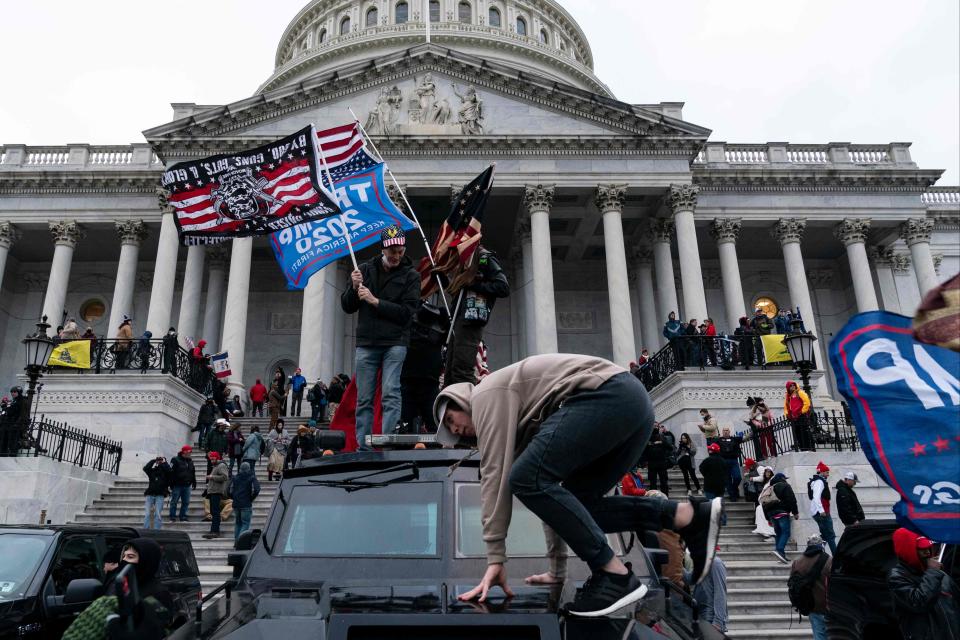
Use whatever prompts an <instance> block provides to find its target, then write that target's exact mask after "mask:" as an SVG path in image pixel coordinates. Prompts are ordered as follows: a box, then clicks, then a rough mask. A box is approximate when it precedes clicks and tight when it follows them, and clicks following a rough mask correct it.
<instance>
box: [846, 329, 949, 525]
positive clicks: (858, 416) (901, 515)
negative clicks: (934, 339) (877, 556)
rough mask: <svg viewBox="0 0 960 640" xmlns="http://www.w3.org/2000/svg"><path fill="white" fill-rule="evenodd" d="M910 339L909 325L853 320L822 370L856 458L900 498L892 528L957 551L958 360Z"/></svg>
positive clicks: (939, 348) (937, 348)
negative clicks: (848, 427)
mask: <svg viewBox="0 0 960 640" xmlns="http://www.w3.org/2000/svg"><path fill="white" fill-rule="evenodd" d="M912 333H913V329H912V327H911V321H910V318H905V317H904V316H900V315H896V314H893V313H887V312H885V311H870V312H868V313H861V314H858V315H856V316H854V317H853V318H852V319H851V320H850V321H849V322H848V323H847V324H846V326H844V328H843V329H841V330H840V333H838V334H837V336H836V337H835V338H834V339H833V341H832V342H831V343H830V364H831V365H832V366H833V371H834V373H835V374H836V376H837V385H838V387H839V389H840V393H842V394H843V396H844V397H845V398H846V399H847V401H848V402H849V404H850V409H851V411H852V412H853V421H854V423H855V424H856V427H857V434H858V435H859V436H860V444H861V446H862V447H863V452H864V453H865V454H866V456H867V459H868V460H870V464H871V465H872V466H873V469H874V471H876V472H877V474H878V475H880V477H882V478H883V480H884V481H885V482H886V483H887V484H888V485H890V486H891V487H893V488H894V489H895V490H896V491H897V493H899V494H900V502H898V503H897V504H896V505H895V506H894V507H893V511H894V513H895V514H896V516H897V520H898V521H899V522H900V525H901V526H904V527H907V528H909V529H912V530H914V531H919V532H920V533H922V534H923V535H925V536H927V537H928V538H930V539H931V540H936V541H938V542H945V543H949V544H958V543H960V485H958V481H960V477H958V470H960V379H958V378H960V353H957V352H955V351H950V350H949V349H944V348H942V347H937V346H932V345H926V344H922V343H920V342H917V341H916V340H914V338H913V335H912Z"/></svg>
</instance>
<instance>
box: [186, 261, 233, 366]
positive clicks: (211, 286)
mask: <svg viewBox="0 0 960 640" xmlns="http://www.w3.org/2000/svg"><path fill="white" fill-rule="evenodd" d="M206 258H207V264H208V267H207V268H208V274H207V298H206V302H205V303H204V306H203V331H202V332H200V333H199V334H198V335H192V336H186V335H184V333H183V332H182V331H181V332H180V337H181V338H185V337H190V338H193V341H194V342H197V341H199V340H200V339H203V340H206V341H207V349H208V350H209V351H210V352H211V353H216V352H218V351H220V330H221V328H222V326H223V325H222V322H223V289H224V285H225V284H226V280H227V251H226V248H225V247H222V246H219V247H209V248H208V249H207V255H206Z"/></svg>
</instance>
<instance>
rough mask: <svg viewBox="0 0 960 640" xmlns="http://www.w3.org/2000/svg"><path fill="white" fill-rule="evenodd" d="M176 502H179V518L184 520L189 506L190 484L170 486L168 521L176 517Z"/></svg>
mask: <svg viewBox="0 0 960 640" xmlns="http://www.w3.org/2000/svg"><path fill="white" fill-rule="evenodd" d="M177 502H180V519H181V520H186V519H187V509H188V508H189V507H190V485H184V486H182V487H170V522H173V521H174V520H176V519H177Z"/></svg>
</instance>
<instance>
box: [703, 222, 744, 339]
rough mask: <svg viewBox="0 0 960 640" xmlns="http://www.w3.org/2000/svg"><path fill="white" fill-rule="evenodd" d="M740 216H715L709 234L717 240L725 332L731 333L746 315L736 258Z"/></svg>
mask: <svg viewBox="0 0 960 640" xmlns="http://www.w3.org/2000/svg"><path fill="white" fill-rule="evenodd" d="M740 226H741V222H740V218H715V219H714V221H713V222H712V223H711V225H710V234H711V235H712V236H713V237H714V238H716V240H717V251H718V252H719V254H720V276H721V278H722V279H723V306H725V307H726V308H727V318H726V320H727V327H726V329H727V333H729V334H733V332H734V331H735V330H736V328H737V327H739V326H740V318H742V317H743V316H745V315H746V313H745V307H744V306H743V282H742V281H741V280H740V262H739V260H738V259H737V238H738V237H739V236H740Z"/></svg>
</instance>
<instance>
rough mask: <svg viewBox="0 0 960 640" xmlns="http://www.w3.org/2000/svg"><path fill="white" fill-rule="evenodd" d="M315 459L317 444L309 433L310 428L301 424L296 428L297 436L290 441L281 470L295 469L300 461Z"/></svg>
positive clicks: (310, 432)
mask: <svg viewBox="0 0 960 640" xmlns="http://www.w3.org/2000/svg"><path fill="white" fill-rule="evenodd" d="M316 457H317V442H316V439H315V438H314V437H313V432H312V431H310V427H308V426H307V425H305V424H301V425H300V426H299V427H297V435H295V436H293V439H292V440H290V445H289V446H288V447H287V458H286V460H285V461H284V465H283V468H284V469H288V468H290V467H293V468H294V469H296V468H297V466H298V465H299V464H300V461H301V460H309V459H310V458H316Z"/></svg>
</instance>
